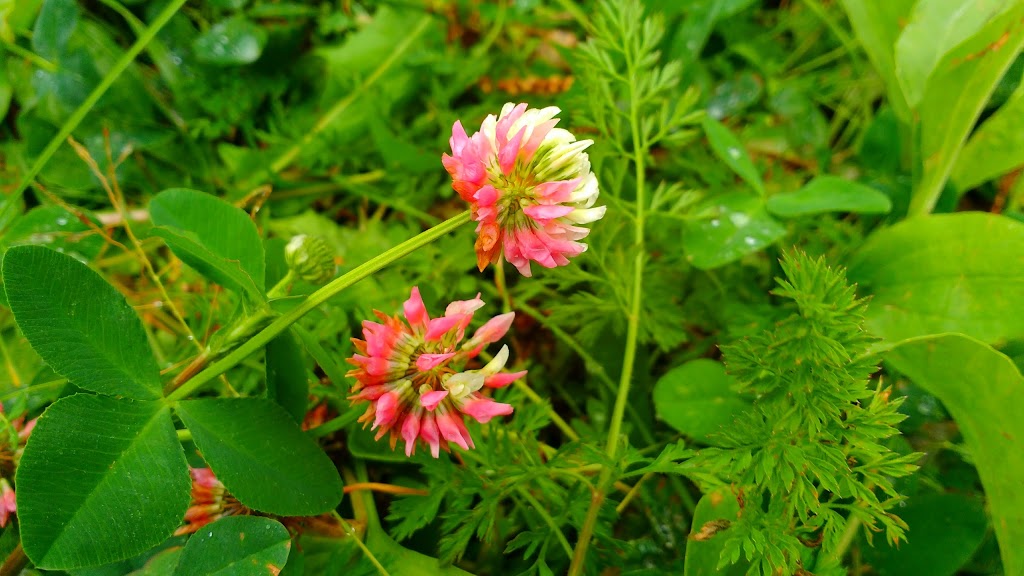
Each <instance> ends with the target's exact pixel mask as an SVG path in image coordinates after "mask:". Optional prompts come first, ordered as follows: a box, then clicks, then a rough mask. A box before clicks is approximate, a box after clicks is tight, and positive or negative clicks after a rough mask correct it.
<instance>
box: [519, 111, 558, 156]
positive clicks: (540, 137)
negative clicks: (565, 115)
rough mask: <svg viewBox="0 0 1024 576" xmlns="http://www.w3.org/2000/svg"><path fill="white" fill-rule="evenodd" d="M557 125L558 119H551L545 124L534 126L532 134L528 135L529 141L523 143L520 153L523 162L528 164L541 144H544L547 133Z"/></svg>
mask: <svg viewBox="0 0 1024 576" xmlns="http://www.w3.org/2000/svg"><path fill="white" fill-rule="evenodd" d="M556 124H558V118H552V119H551V120H548V121H547V122H541V123H540V124H538V125H536V126H534V128H533V133H531V134H530V139H529V140H527V141H526V142H524V143H523V147H522V153H523V162H529V161H530V160H533V154H534V153H535V152H536V151H537V148H539V147H540V145H541V142H544V138H545V137H547V135H548V132H551V129H552V128H554V127H555V125H556Z"/></svg>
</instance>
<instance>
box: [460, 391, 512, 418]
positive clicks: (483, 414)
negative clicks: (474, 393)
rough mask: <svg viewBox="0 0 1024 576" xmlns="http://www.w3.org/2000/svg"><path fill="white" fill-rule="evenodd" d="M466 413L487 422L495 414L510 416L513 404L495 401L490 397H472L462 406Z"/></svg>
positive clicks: (461, 408)
mask: <svg viewBox="0 0 1024 576" xmlns="http://www.w3.org/2000/svg"><path fill="white" fill-rule="evenodd" d="M460 410H462V412H463V413H464V414H467V415H469V416H472V417H473V418H474V419H475V420H476V421H477V422H479V423H481V424H486V423H488V422H490V421H491V418H494V417H495V416H508V415H509V414H511V413H512V406H511V405H509V404H502V403H500V402H495V401H494V400H491V399H490V398H484V397H482V396H481V397H478V398H471V399H470V400H468V401H466V402H464V403H463V404H462V406H461V407H460Z"/></svg>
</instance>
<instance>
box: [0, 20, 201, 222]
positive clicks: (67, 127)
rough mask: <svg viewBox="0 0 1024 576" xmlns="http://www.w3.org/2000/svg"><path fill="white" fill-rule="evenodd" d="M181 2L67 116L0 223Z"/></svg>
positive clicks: (11, 198)
mask: <svg viewBox="0 0 1024 576" xmlns="http://www.w3.org/2000/svg"><path fill="white" fill-rule="evenodd" d="M185 2H186V0H171V1H170V2H169V3H168V4H167V6H166V7H165V8H164V9H163V10H162V11H161V12H160V14H158V15H157V17H156V19H154V20H153V23H152V24H150V25H149V27H148V28H146V29H145V30H143V32H142V34H140V35H139V37H138V38H137V39H136V40H135V43H134V44H132V46H131V48H129V49H128V51H127V52H125V53H124V54H122V55H121V57H120V58H118V59H117V62H114V65H113V66H112V67H111V68H110V71H109V72H107V75H106V76H104V77H103V79H102V80H100V83H99V84H98V85H97V86H96V88H94V89H93V91H92V92H91V93H90V94H89V96H88V97H87V98H86V99H85V101H84V102H82V105H81V106H79V107H78V108H77V109H76V110H75V111H74V112H72V113H71V117H69V118H68V119H67V120H66V121H65V122H64V125H63V126H61V127H60V130H58V131H57V134H56V135H55V136H54V137H53V139H52V140H50V143H49V144H47V145H46V148H44V149H43V151H42V152H41V153H40V154H39V156H38V157H37V158H36V161H35V162H33V163H32V166H31V167H29V169H28V172H26V173H25V175H24V176H22V178H21V182H19V183H18V187H17V188H15V189H14V192H13V193H11V194H10V195H9V196H8V197H7V200H6V202H7V203H6V204H5V205H4V207H3V209H2V210H0V222H6V221H7V220H8V218H7V216H8V212H9V211H10V210H13V209H14V207H15V206H17V205H18V204H19V203H18V200H19V199H20V198H21V196H22V195H23V194H24V193H25V190H27V189H28V187H29V186H30V185H31V184H32V181H33V180H35V179H36V176H38V175H39V172H41V171H42V169H43V166H46V163H47V162H49V161H50V158H51V157H52V156H53V155H54V153H56V152H57V149H58V148H60V145H61V144H63V143H64V141H65V140H67V138H68V136H70V135H71V133H72V132H74V130H75V128H78V125H79V124H81V123H82V120H84V119H85V116H86V114H88V113H89V111H90V110H92V107H93V106H95V105H96V103H97V102H99V100H100V98H102V97H103V95H104V94H106V92H107V90H109V89H110V87H111V86H112V85H113V84H114V82H115V81H116V80H117V79H118V78H119V77H120V76H121V74H122V73H123V72H124V71H125V70H127V69H128V66H129V65H131V63H132V62H133V61H135V58H136V57H137V56H138V55H139V54H140V53H141V52H142V50H143V49H144V48H145V47H146V45H147V44H149V43H150V41H152V40H153V38H155V37H156V35H157V33H158V32H160V29H161V28H163V27H164V25H165V24H167V22H168V21H169V20H170V19H171V17H172V16H174V14H175V13H177V12H178V9H179V8H181V7H182V6H183V5H184V4H185Z"/></svg>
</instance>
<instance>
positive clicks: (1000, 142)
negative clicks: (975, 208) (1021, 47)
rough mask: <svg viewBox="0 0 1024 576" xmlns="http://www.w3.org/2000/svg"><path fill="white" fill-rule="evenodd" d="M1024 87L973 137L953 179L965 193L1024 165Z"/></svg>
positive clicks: (964, 150) (957, 165)
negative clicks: (1022, 126)
mask: <svg viewBox="0 0 1024 576" xmlns="http://www.w3.org/2000/svg"><path fill="white" fill-rule="evenodd" d="M1021 117H1024V84H1022V85H1021V87H1018V88H1017V90H1015V91H1014V92H1013V95H1012V96H1011V97H1010V99H1009V100H1007V102H1006V103H1005V104H1003V106H1002V107H1000V108H999V110H998V111H997V112H996V113H995V114H993V115H992V116H991V117H990V118H989V119H988V120H986V121H985V123H984V124H982V125H981V127H980V128H978V129H977V131H976V132H975V133H974V134H973V135H972V136H971V139H970V141H968V142H967V145H966V146H964V149H963V151H962V152H960V156H959V157H958V158H957V159H956V164H955V165H954V166H953V173H952V176H951V178H952V180H953V182H954V183H955V184H956V185H957V187H958V188H959V189H960V190H961V191H962V192H965V191H967V190H970V189H971V188H974V187H976V186H978V185H979V184H981V183H983V182H987V181H988V180H991V179H993V178H996V177H998V176H1002V175H1003V174H1006V173H1007V172H1010V171H1011V170H1013V169H1014V168H1017V167H1018V166H1021V165H1024V131H1021V129H1020V119H1021Z"/></svg>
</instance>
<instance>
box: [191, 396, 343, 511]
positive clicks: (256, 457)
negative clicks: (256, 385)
mask: <svg viewBox="0 0 1024 576" xmlns="http://www.w3.org/2000/svg"><path fill="white" fill-rule="evenodd" d="M176 412H177V413H178V416H179V417H180V418H181V421H182V422H184V423H185V426H186V427H188V429H189V430H190V431H191V432H192V439H193V440H194V441H195V443H196V446H198V447H199V451H200V453H201V454H202V455H203V458H205V459H206V462H207V463H208V464H209V465H210V468H212V469H213V471H214V472H215V473H216V474H217V478H218V479H220V481H221V482H223V483H224V486H225V487H226V488H227V489H228V491H230V492H231V493H232V494H234V495H235V497H236V498H238V500H239V501H240V502H241V503H242V504H245V505H246V506H248V507H250V508H253V509H254V510H259V511H260V512H269V513H271V514H278V515H280V516H314V515H317V514H323V513H324V512H328V511H330V510H332V509H334V507H335V506H337V505H338V503H339V502H340V501H341V489H342V485H341V478H340V477H339V476H338V470H337V469H336V468H335V467H334V464H333V463H332V462H331V460H330V459H329V458H328V457H327V455H326V454H324V452H323V450H321V449H320V447H319V446H318V445H317V444H316V442H314V441H313V440H312V439H310V438H309V437H308V436H306V435H305V434H303V433H302V430H300V429H299V426H298V424H296V423H295V421H294V420H293V419H292V417H291V416H289V415H288V414H287V413H286V412H285V411H284V409H282V408H281V407H280V406H278V405H277V404H275V403H274V402H271V401H270V400H266V399H263V398H228V399H202V400H186V401H183V402H180V403H179V404H178V406H177V408H176Z"/></svg>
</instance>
